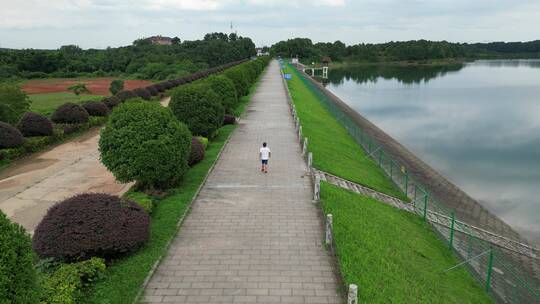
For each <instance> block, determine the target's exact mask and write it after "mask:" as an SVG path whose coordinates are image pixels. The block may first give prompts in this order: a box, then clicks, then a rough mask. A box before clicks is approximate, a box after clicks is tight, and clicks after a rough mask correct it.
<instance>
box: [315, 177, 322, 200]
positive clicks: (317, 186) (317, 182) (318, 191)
mask: <svg viewBox="0 0 540 304" xmlns="http://www.w3.org/2000/svg"><path fill="white" fill-rule="evenodd" d="M320 199H321V178H320V177H319V176H318V175H317V176H315V184H314V185H313V200H315V201H316V202H318V201H319V200H320Z"/></svg>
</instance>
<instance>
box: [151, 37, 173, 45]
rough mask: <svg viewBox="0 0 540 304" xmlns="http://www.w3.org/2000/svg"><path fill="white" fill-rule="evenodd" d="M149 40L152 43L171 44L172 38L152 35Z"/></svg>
mask: <svg viewBox="0 0 540 304" xmlns="http://www.w3.org/2000/svg"><path fill="white" fill-rule="evenodd" d="M148 39H150V41H151V42H152V44H159V45H172V38H170V37H164V36H152V37H150V38H148Z"/></svg>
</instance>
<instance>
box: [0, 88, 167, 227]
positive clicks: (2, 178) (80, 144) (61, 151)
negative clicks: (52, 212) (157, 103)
mask: <svg viewBox="0 0 540 304" xmlns="http://www.w3.org/2000/svg"><path fill="white" fill-rule="evenodd" d="M169 100H170V98H169V97H167V98H164V99H163V100H162V101H161V104H162V105H163V106H167V105H168V103H169ZM98 142H99V128H94V129H92V130H90V131H89V132H88V133H86V134H84V135H82V136H80V137H77V138H74V139H72V140H70V141H68V142H66V143H63V144H61V145H58V146H56V147H53V148H51V149H49V150H47V151H44V152H40V153H36V154H34V155H31V156H29V157H26V158H23V159H21V160H18V161H15V162H14V163H13V164H11V165H10V166H9V167H8V168H6V169H4V170H2V172H0V210H2V212H4V213H5V214H6V215H7V216H8V217H9V218H10V219H11V220H12V221H14V222H17V223H19V224H21V225H23V226H24V228H26V230H27V231H28V232H30V233H33V231H34V229H35V228H36V226H37V225H38V224H39V222H40V221H41V219H42V218H43V216H44V215H45V213H46V212H47V210H48V209H49V208H50V207H51V206H53V205H54V204H56V203H57V202H58V201H61V200H63V199H65V198H68V197H71V196H73V195H75V194H78V193H83V192H102V193H108V194H113V195H122V194H124V193H125V192H126V191H127V190H128V189H129V187H131V185H132V183H128V184H122V183H119V182H117V181H116V180H115V178H114V176H113V175H112V173H110V172H109V171H108V170H107V168H105V166H103V165H102V164H101V162H100V161H99V151H98Z"/></svg>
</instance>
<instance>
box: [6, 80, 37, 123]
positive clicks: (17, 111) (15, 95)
mask: <svg viewBox="0 0 540 304" xmlns="http://www.w3.org/2000/svg"><path fill="white" fill-rule="evenodd" d="M30 104H31V101H30V98H28V96H27V95H26V94H25V93H24V92H23V91H21V89H20V88H19V87H18V86H15V85H8V84H4V85H0V121H3V122H7V123H11V124H14V123H16V122H17V121H19V118H21V116H22V115H23V114H24V112H26V111H28V109H29V108H30Z"/></svg>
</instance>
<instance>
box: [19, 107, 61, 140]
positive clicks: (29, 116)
mask: <svg viewBox="0 0 540 304" xmlns="http://www.w3.org/2000/svg"><path fill="white" fill-rule="evenodd" d="M17 129H19V131H21V133H22V134H23V135H24V136H25V137H33V136H51V135H52V134H53V124H52V122H51V121H50V120H49V118H48V117H47V116H45V115H41V114H38V113H33V112H26V113H25V114H24V115H23V117H21V120H19V123H18V124H17Z"/></svg>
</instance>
